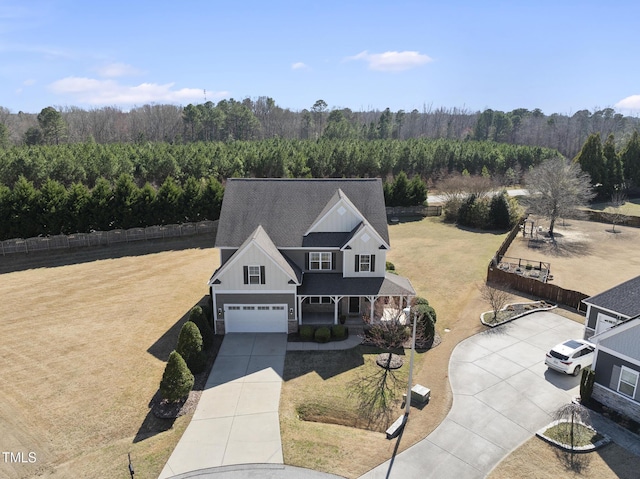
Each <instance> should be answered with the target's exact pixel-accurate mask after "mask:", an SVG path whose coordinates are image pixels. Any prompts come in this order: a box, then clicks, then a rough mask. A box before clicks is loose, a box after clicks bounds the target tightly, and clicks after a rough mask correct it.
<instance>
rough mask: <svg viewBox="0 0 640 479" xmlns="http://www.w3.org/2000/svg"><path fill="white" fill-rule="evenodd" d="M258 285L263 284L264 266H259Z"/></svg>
mask: <svg viewBox="0 0 640 479" xmlns="http://www.w3.org/2000/svg"><path fill="white" fill-rule="evenodd" d="M260 284H264V266H260Z"/></svg>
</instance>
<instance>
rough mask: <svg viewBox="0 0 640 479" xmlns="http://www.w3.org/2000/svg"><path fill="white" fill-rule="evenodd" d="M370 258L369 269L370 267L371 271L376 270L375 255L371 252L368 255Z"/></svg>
mask: <svg viewBox="0 0 640 479" xmlns="http://www.w3.org/2000/svg"><path fill="white" fill-rule="evenodd" d="M370 258H371V268H370V269H371V272H372V273H373V272H374V271H375V270H376V255H375V254H372V255H371V256H370Z"/></svg>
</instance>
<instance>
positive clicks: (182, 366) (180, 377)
mask: <svg viewBox="0 0 640 479" xmlns="http://www.w3.org/2000/svg"><path fill="white" fill-rule="evenodd" d="M193 381H194V379H193V374H191V371H189V368H188V367H187V363H186V362H185V361H184V359H183V358H182V356H180V354H179V353H177V352H176V351H171V354H170V355H169V360H168V361H167V365H166V366H165V368H164V373H163V374H162V381H160V395H161V396H162V398H163V399H166V400H167V401H169V402H176V401H180V400H182V399H184V398H186V397H187V396H188V395H189V391H191V389H192V388H193Z"/></svg>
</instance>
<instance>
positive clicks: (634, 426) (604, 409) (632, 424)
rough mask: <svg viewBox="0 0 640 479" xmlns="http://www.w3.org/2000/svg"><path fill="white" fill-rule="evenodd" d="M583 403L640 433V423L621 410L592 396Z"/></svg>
mask: <svg viewBox="0 0 640 479" xmlns="http://www.w3.org/2000/svg"><path fill="white" fill-rule="evenodd" d="M582 405H583V406H584V407H586V408H587V409H590V410H591V411H594V412H597V413H598V414H601V415H602V416H604V417H606V418H607V419H610V420H612V421H613V422H615V423H616V424H617V425H618V426H621V427H623V428H625V429H627V430H628V431H630V432H632V433H634V434H638V435H640V423H638V422H636V421H634V420H633V419H631V418H628V417H627V416H624V415H622V414H620V413H619V412H616V411H614V410H613V409H611V408H610V407H607V406H605V405H604V404H601V403H600V402H598V401H596V400H595V399H593V398H591V399H590V400H589V401H587V402H586V403H584V404H582Z"/></svg>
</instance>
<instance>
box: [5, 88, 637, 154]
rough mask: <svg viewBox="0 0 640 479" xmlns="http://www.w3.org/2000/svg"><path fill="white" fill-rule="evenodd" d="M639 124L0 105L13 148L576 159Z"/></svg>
mask: <svg viewBox="0 0 640 479" xmlns="http://www.w3.org/2000/svg"><path fill="white" fill-rule="evenodd" d="M639 128H640V119H639V118H637V117H630V116H624V115H622V114H620V113H616V112H615V110H613V109H612V108H604V109H594V111H589V110H586V109H585V110H580V111H577V112H575V113H573V114H570V115H567V114H558V113H553V114H550V115H546V114H544V113H543V112H542V111H541V110H540V109H534V110H528V109H525V108H518V109H515V110H512V111H510V112H502V111H498V110H495V111H494V110H491V109H487V110H485V111H483V112H479V111H471V110H468V109H460V108H433V107H432V106H430V105H424V106H423V108H422V110H417V109H414V110H412V111H410V112H409V111H404V110H398V111H396V112H393V111H391V110H390V109H389V108H386V109H384V110H382V111H380V110H372V111H360V112H354V111H352V110H350V109H349V108H339V107H333V108H329V105H328V104H327V103H326V102H325V101H324V100H318V101H316V102H315V103H314V104H313V105H312V106H311V107H310V108H309V109H303V110H301V111H293V110H290V109H288V108H283V107H280V106H278V105H277V104H276V103H275V101H274V100H273V99H272V98H270V97H259V98H257V99H251V98H245V99H243V100H240V101H238V100H234V99H233V98H232V99H229V100H221V101H219V102H218V103H214V102H211V101H208V102H205V103H202V104H189V105H187V106H186V107H181V106H175V105H143V106H141V107H136V108H133V109H131V110H129V111H124V110H122V109H120V108H117V107H103V108H96V109H91V110H84V109H81V108H77V107H58V109H56V108H53V107H46V108H44V109H43V110H42V111H41V112H40V113H39V114H28V113H22V112H18V113H12V112H11V111H10V110H8V109H6V108H3V107H0V148H2V147H6V146H8V145H20V144H29V145H38V144H59V143H82V142H87V141H95V142H97V143H132V142H146V141H151V142H159V141H166V142H170V143H187V142H197V141H225V142H226V141H232V140H262V139H269V138H284V139H313V140H318V139H321V138H325V139H367V140H373V139H400V140H404V139H409V138H446V139H456V140H479V141H482V140H492V141H496V142H506V143H511V144H519V145H531V146H542V147H546V148H552V149H557V150H558V151H559V152H560V153H562V154H563V155H564V156H566V157H569V158H573V157H574V156H575V155H576V154H577V153H578V151H579V150H580V148H581V146H582V145H583V143H584V142H585V141H586V139H587V137H588V136H589V135H591V134H593V133H600V134H601V135H602V137H603V138H605V137H608V136H609V135H610V134H614V136H615V139H616V142H617V143H616V147H617V148H621V145H622V144H623V143H625V142H626V141H628V138H629V136H630V135H631V134H632V133H633V131H635V130H638V129H639Z"/></svg>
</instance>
